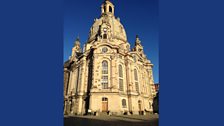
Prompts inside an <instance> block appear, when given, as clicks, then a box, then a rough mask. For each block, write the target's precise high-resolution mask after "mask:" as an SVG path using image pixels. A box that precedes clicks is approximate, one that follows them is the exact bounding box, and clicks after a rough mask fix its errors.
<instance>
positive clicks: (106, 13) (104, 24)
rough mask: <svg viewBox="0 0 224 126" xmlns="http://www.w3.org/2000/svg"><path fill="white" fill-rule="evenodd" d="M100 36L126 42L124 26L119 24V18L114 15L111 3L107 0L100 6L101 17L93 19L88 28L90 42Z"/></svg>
mask: <svg viewBox="0 0 224 126" xmlns="http://www.w3.org/2000/svg"><path fill="white" fill-rule="evenodd" d="M102 38H103V39H109V40H114V39H118V40H121V41H123V42H127V36H126V32H125V29H124V26H123V25H122V24H121V22H120V19H119V18H115V16H114V5H113V3H111V2H110V1H107V0H105V2H104V3H103V4H102V6H101V17H100V18H99V19H95V20H94V23H93V25H92V27H91V28H90V32H89V38H88V42H89V43H91V42H93V41H94V40H99V39H102Z"/></svg>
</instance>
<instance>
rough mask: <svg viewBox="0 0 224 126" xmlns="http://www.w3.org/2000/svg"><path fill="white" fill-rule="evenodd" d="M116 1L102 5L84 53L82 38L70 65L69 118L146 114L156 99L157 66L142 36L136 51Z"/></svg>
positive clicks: (67, 79) (66, 99)
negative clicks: (116, 15) (143, 42)
mask: <svg viewBox="0 0 224 126" xmlns="http://www.w3.org/2000/svg"><path fill="white" fill-rule="evenodd" d="M114 12H115V8H114V5H113V3H112V2H111V1H110V0H105V1H104V2H103V3H102V6H101V16H100V18H98V19H95V20H94V23H93V25H92V27H91V28H90V32H89V37H88V40H87V42H86V43H85V45H84V46H83V49H81V45H80V39H79V38H77V39H76V41H75V43H74V47H73V49H72V53H71V56H70V58H69V59H68V60H67V61H66V62H65V63H64V114H73V115H84V114H87V113H95V114H96V113H97V114H103V113H107V114H108V113H109V114H117V115H119V114H133V115H139V114H146V113H147V112H152V111H153V110H152V102H153V98H154V96H155V95H156V91H155V86H154V80H153V70H152V68H153V64H152V63H151V61H150V60H149V59H147V57H146V55H145V54H144V50H143V46H142V45H141V41H140V38H139V37H138V36H136V40H135V45H134V48H132V49H131V48H130V44H129V42H128V40H127V36H126V31H125V29H124V26H123V25H122V24H121V22H120V19H119V18H117V17H115V15H114Z"/></svg>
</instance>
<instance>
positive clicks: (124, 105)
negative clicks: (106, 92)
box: [122, 99, 127, 108]
mask: <svg viewBox="0 0 224 126" xmlns="http://www.w3.org/2000/svg"><path fill="white" fill-rule="evenodd" d="M122 107H123V108H126V107H127V105H126V100H125V99H122Z"/></svg>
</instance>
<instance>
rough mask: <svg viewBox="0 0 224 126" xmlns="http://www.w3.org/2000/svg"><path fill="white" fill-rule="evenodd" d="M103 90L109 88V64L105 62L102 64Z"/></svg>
mask: <svg viewBox="0 0 224 126" xmlns="http://www.w3.org/2000/svg"><path fill="white" fill-rule="evenodd" d="M101 84H102V88H103V89H107V88H108V62H107V61H106V60H104V61H103V62H102V81H101Z"/></svg>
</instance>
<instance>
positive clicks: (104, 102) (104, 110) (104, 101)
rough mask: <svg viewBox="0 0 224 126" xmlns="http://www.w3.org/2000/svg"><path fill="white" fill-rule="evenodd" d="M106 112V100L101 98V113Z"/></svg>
mask: <svg viewBox="0 0 224 126" xmlns="http://www.w3.org/2000/svg"><path fill="white" fill-rule="evenodd" d="M107 111H108V98H105V97H103V98H102V112H107Z"/></svg>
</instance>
